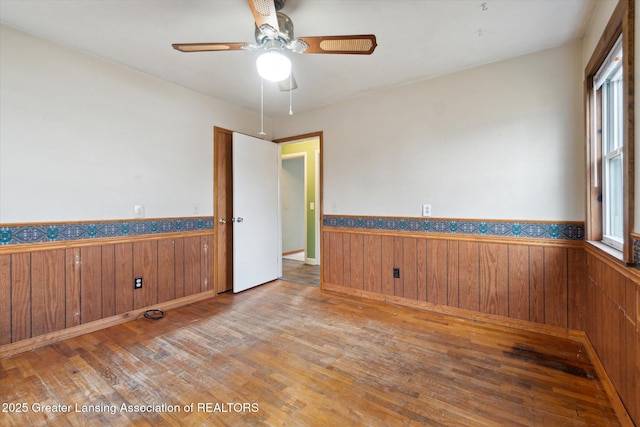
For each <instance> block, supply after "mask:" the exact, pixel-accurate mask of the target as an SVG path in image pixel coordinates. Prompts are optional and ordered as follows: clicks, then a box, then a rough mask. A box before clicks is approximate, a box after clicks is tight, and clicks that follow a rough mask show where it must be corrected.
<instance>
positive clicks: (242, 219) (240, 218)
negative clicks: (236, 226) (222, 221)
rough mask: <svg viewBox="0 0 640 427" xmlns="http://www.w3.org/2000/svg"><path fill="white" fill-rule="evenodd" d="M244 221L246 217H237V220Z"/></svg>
mask: <svg viewBox="0 0 640 427" xmlns="http://www.w3.org/2000/svg"><path fill="white" fill-rule="evenodd" d="M242 221H244V218H242V217H241V216H240V217H238V218H236V222H242Z"/></svg>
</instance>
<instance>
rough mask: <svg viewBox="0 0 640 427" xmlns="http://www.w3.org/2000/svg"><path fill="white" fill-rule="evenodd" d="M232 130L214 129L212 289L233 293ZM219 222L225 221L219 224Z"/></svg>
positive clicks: (216, 292)
mask: <svg viewBox="0 0 640 427" xmlns="http://www.w3.org/2000/svg"><path fill="white" fill-rule="evenodd" d="M232 142H233V131H231V130H228V129H223V128H220V127H217V126H216V127H214V128H213V171H214V172H213V224H214V225H213V230H214V233H213V234H214V242H215V244H214V245H213V270H214V273H213V289H214V294H219V293H222V292H227V291H232V290H233V224H232V222H231V218H232V217H233V175H232V172H233V171H232V165H233V162H232V160H233V159H232V157H231V155H232ZM220 220H225V221H226V224H222V223H221V222H220Z"/></svg>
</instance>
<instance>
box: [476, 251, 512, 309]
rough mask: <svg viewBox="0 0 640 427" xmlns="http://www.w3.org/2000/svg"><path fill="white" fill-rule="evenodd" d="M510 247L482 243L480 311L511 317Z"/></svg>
mask: <svg viewBox="0 0 640 427" xmlns="http://www.w3.org/2000/svg"><path fill="white" fill-rule="evenodd" d="M508 248H509V246H508V245H504V244H497V243H480V311H481V312H484V313H489V314H497V315H499V316H508V315H509V295H508V293H509V291H508V286H509V259H508V252H507V251H508Z"/></svg>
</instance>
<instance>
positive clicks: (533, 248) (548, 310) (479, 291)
mask: <svg viewBox="0 0 640 427" xmlns="http://www.w3.org/2000/svg"><path fill="white" fill-rule="evenodd" d="M322 255H323V264H322V265H323V267H322V268H323V270H322V273H323V277H322V279H323V287H324V288H325V289H327V288H331V289H332V290H338V291H339V290H341V289H342V290H346V289H352V290H356V293H357V290H361V291H364V292H367V293H372V294H379V295H381V296H393V297H399V298H403V299H405V300H407V301H423V302H427V303H432V304H437V305H439V306H447V307H455V308H460V309H465V310H471V311H474V312H480V313H486V314H491V315H498V316H503V317H508V318H512V319H519V320H526V321H530V322H537V323H542V324H545V325H552V326H560V327H563V328H575V327H576V326H578V323H577V322H578V317H577V309H576V307H575V304H576V301H575V298H574V295H572V294H571V293H570V290H571V289H574V288H575V287H576V286H575V284H576V283H580V282H581V281H583V280H584V278H583V273H584V262H585V261H584V251H583V249H582V242H553V243H551V242H543V243H542V242H533V241H529V242H525V241H521V240H514V241H512V242H509V241H505V239H503V240H502V241H500V240H498V239H496V238H481V237H476V236H472V237H469V236H452V235H428V236H425V233H422V234H418V233H416V234H411V233H408V232H400V233H395V234H393V233H389V232H386V231H385V232H378V231H374V230H366V231H363V230H353V229H351V230H349V229H344V228H340V229H338V228H329V227H325V228H324V231H323V254H322ZM394 269H398V270H399V271H398V273H399V277H396V278H394ZM352 293H353V292H352Z"/></svg>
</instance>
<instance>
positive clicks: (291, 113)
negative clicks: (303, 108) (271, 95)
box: [289, 73, 293, 116]
mask: <svg viewBox="0 0 640 427" xmlns="http://www.w3.org/2000/svg"><path fill="white" fill-rule="evenodd" d="M292 92H293V73H291V74H289V115H290V116H293V107H292V106H291V100H292V98H293V95H292V94H291V93H292Z"/></svg>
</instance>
